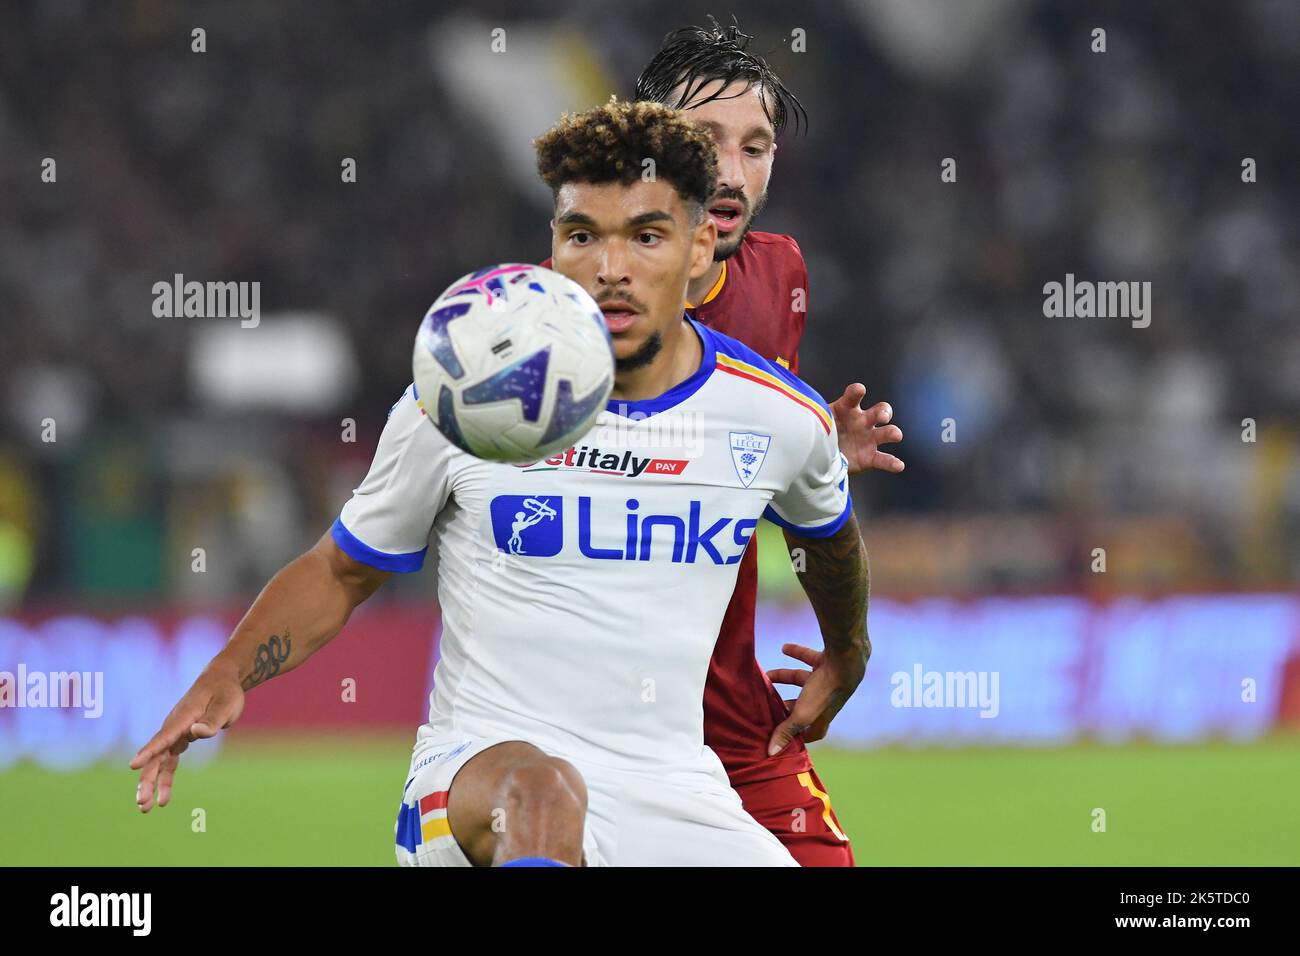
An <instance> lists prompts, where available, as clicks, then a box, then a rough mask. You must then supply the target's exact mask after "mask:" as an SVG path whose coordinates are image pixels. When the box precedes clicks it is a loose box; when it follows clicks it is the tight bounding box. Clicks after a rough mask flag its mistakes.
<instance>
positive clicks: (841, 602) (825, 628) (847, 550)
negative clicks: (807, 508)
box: [787, 515, 871, 662]
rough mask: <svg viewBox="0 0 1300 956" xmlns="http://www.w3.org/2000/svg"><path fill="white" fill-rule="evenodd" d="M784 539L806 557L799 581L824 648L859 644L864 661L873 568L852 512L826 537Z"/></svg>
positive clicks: (838, 650)
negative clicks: (819, 627) (800, 549)
mask: <svg viewBox="0 0 1300 956" xmlns="http://www.w3.org/2000/svg"><path fill="white" fill-rule="evenodd" d="M787 543H788V544H793V545H794V546H795V547H799V548H802V549H803V550H804V554H805V555H806V557H807V565H806V567H805V570H804V571H803V573H802V574H800V575H799V583H800V584H801V585H803V589H804V592H805V593H806V594H807V595H808V601H809V603H810V604H812V607H813V611H814V613H815V614H816V615H817V623H818V624H819V625H820V626H821V631H822V637H823V639H824V640H825V642H826V649H827V650H828V651H831V652H833V653H849V652H852V651H853V650H855V649H858V650H860V652H861V654H862V659H863V661H864V662H865V661H866V659H867V658H868V657H870V656H871V641H870V639H869V638H868V637H867V604H868V602H869V601H870V597H871V573H870V570H869V568H868V566H867V548H866V545H864V544H863V543H862V534H861V533H860V532H859V530H858V520H857V518H856V516H854V515H850V516H849V520H848V521H846V522H845V523H844V527H842V528H840V530H839V531H837V532H835V534H833V535H831V536H830V537H829V538H801V537H798V536H797V535H788V536H787Z"/></svg>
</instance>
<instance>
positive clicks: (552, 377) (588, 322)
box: [412, 263, 614, 465]
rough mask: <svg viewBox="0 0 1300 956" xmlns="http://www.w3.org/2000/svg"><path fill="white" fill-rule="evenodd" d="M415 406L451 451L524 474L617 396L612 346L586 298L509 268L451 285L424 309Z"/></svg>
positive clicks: (541, 272)
mask: <svg viewBox="0 0 1300 956" xmlns="http://www.w3.org/2000/svg"><path fill="white" fill-rule="evenodd" d="M412 365H413V370H414V373H415V393H416V399H417V400H418V401H419V402H420V407H421V408H423V409H424V412H425V414H426V415H427V416H428V418H429V420H430V421H432V422H433V424H434V425H436V426H437V428H438V430H439V431H440V432H442V433H443V435H445V436H446V438H447V440H448V441H450V442H451V443H452V444H454V445H456V446H457V447H459V448H461V449H463V450H464V451H467V452H469V453H470V454H471V455H475V456H477V457H479V458H485V459H487V460H489V461H501V462H507V463H510V464H516V465H518V464H528V463H531V462H534V461H538V460H540V459H542V458H546V457H547V456H549V455H551V454H554V453H555V452H557V451H562V450H563V449H565V448H568V447H569V446H570V445H572V444H573V443H574V442H575V441H576V440H577V439H579V438H581V437H582V436H583V435H584V434H586V433H587V432H588V431H589V430H590V429H591V427H592V425H593V424H594V423H595V421H596V416H597V415H599V414H600V412H601V411H602V410H603V409H604V408H605V403H606V402H608V401H609V394H610V391H611V390H612V389H613V387H614V344H613V342H612V341H611V340H610V337H609V329H608V328H607V327H606V325H605V316H604V314H603V313H602V312H601V311H600V309H599V308H598V307H597V305H596V303H595V300H593V299H592V298H591V296H590V295H588V294H587V291H586V290H585V289H583V288H582V286H580V285H578V284H577V283H576V282H574V281H573V280H571V279H568V278H565V277H564V276H562V275H560V274H559V273H558V272H552V271H551V270H550V269H543V268H542V267H541V266H534V265H521V264H518V263H508V264H505V265H498V266H489V267H488V268H486V269H479V270H478V271H477V272H471V273H470V274H469V275H467V276H463V277H461V278H460V279H458V280H456V281H455V282H453V283H452V284H451V285H450V286H448V288H447V291H446V292H444V293H443V294H442V295H440V296H438V299H437V301H436V302H434V303H433V305H432V306H430V307H429V311H428V313H427V314H426V315H425V317H424V321H423V322H421V323H420V331H419V333H418V334H417V335H416V337H415V354H414V357H413V358H412Z"/></svg>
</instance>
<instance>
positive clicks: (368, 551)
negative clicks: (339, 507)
mask: <svg viewBox="0 0 1300 956" xmlns="http://www.w3.org/2000/svg"><path fill="white" fill-rule="evenodd" d="M330 535H331V536H332V537H333V538H334V543H335V544H337V545H338V546H339V548H340V549H341V550H342V551H343V553H344V554H346V555H347V556H348V557H349V558H351V559H352V560H354V561H360V562H361V563H362V564H365V565H369V566H370V567H372V568H378V569H379V570H380V571H396V572H397V573H398V574H409V573H410V572H412V571H418V570H420V568H422V567H424V556H425V555H426V554H428V552H429V548H428V546H427V545H426V546H425V547H423V548H421V549H420V550H419V551H411V552H409V553H407V554H389V553H387V552H386V551H376V550H375V549H374V548H372V547H370V545H368V544H366V543H365V542H364V541H362V540H361V539H360V538H358V537H357V536H356V535H354V534H353V533H352V532H351V531H349V530H348V529H347V527H346V526H345V525H344V524H343V519H342V518H335V519H334V524H333V525H332V526H331V527H330Z"/></svg>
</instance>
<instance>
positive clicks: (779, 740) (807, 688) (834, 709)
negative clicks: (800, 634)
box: [767, 644, 867, 757]
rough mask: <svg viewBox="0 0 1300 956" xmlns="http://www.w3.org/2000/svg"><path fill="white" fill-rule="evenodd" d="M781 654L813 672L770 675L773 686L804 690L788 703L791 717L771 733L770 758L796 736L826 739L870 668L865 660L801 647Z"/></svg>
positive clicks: (786, 647) (794, 646)
mask: <svg viewBox="0 0 1300 956" xmlns="http://www.w3.org/2000/svg"><path fill="white" fill-rule="evenodd" d="M781 652H782V653H784V654H785V655H787V656H788V657H793V658H795V659H796V660H799V661H802V662H803V663H805V664H807V665H808V666H809V667H811V668H812V670H807V671H806V670H802V669H800V668H797V667H778V668H774V669H773V670H770V671H768V672H767V676H768V678H769V679H770V680H771V681H772V683H774V684H794V685H796V686H798V687H801V688H802V690H801V691H800V692H799V697H798V699H796V700H794V701H786V702H785V705H786V711H787V712H788V713H789V716H788V717H786V719H785V720H783V721H782V722H781V723H780V724H778V725H777V727H776V729H775V730H773V731H772V737H771V740H770V741H769V742H768V747H767V754H768V756H769V757H770V756H774V755H775V754H777V753H779V752H780V751H782V750H784V749H785V747H786V746H788V745H789V743H790V741H792V740H794V738H795V737H800V738H802V739H803V741H804V743H811V742H813V741H815V740H821V739H822V738H823V737H825V736H826V731H827V729H828V728H829V727H830V725H831V721H832V720H833V719H834V718H835V715H836V714H838V713H839V712H840V709H841V708H842V707H843V706H844V703H845V702H846V701H847V700H848V699H849V695H851V694H852V693H853V692H854V691H855V690H856V689H857V687H858V684H860V683H861V682H862V676H863V674H864V673H866V667H867V664H866V660H865V659H863V658H857V657H848V658H845V657H839V656H827V654H826V653H825V652H824V651H815V650H813V649H812V648H811V647H804V646H803V645H802V644H783V645H781Z"/></svg>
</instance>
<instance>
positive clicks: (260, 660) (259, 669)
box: [244, 627, 293, 690]
mask: <svg viewBox="0 0 1300 956" xmlns="http://www.w3.org/2000/svg"><path fill="white" fill-rule="evenodd" d="M292 648H293V641H291V640H290V639H289V629H288V628H287V627H286V628H285V629H284V636H283V637H281V636H280V635H279V634H272V635H271V636H270V637H268V638H267V639H266V641H265V643H263V644H261V645H259V646H258V648H257V650H256V651H255V652H254V653H253V673H251V674H249V675H248V677H247V679H246V680H245V681H244V689H245V690H248V689H249V688H250V687H256V686H257V685H258V684H260V683H262V682H263V681H265V680H269V679H270V678H272V677H274V676H275V675H276V674H278V673H280V665H281V664H283V663H284V662H285V661H287V660H288V659H289V651H290V650H291V649H292Z"/></svg>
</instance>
